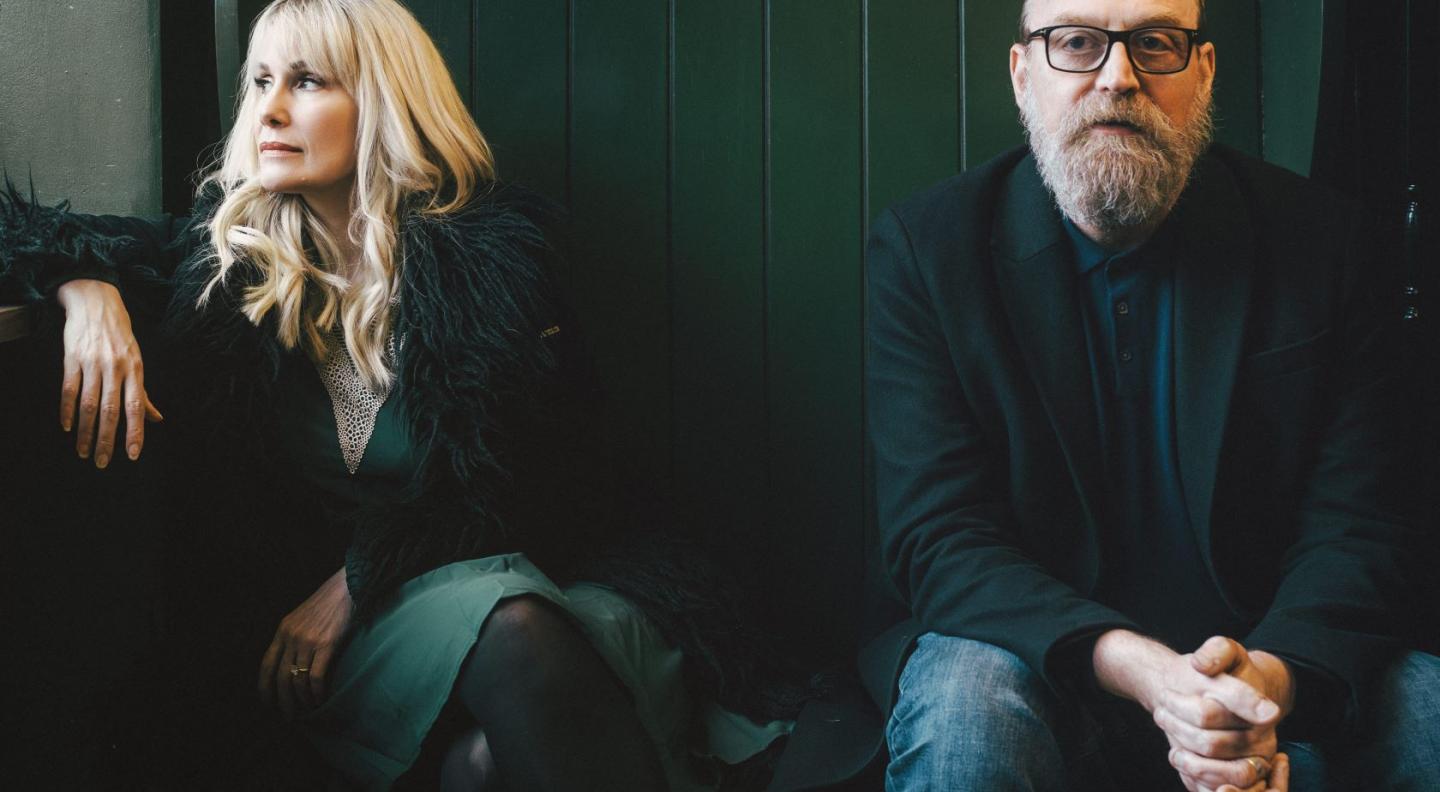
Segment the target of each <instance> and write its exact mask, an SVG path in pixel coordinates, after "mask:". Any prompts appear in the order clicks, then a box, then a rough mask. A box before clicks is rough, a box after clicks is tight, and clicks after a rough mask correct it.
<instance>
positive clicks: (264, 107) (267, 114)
mask: <svg viewBox="0 0 1440 792" xmlns="http://www.w3.org/2000/svg"><path fill="white" fill-rule="evenodd" d="M281 93H282V92H281V91H279V90H275V91H272V92H271V93H270V94H268V95H266V96H264V97H262V98H261V99H260V125H261V126H267V127H281V126H284V125H285V124H286V123H288V122H289V120H290V118H289V114H288V113H287V112H286V110H285V103H284V100H283V99H282V98H281Z"/></svg>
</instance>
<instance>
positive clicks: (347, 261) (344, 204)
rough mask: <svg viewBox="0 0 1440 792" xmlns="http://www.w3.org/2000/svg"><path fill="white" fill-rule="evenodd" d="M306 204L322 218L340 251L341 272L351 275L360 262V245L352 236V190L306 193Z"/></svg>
mask: <svg viewBox="0 0 1440 792" xmlns="http://www.w3.org/2000/svg"><path fill="white" fill-rule="evenodd" d="M304 200H305V204H306V205H307V206H309V207H310V211H311V212H314V213H315V216H316V217H318V218H320V222H321V224H322V225H324V226H325V230H326V231H328V232H329V233H330V238H331V239H332V240H334V241H335V247H336V248H337V249H338V251H339V253H340V272H339V274H341V275H344V276H345V277H347V278H348V277H350V275H351V274H352V273H353V272H354V269H355V267H356V265H358V264H359V262H360V245H358V244H356V242H355V241H354V240H352V239H351V238H350V216H351V210H350V190H349V189H346V190H344V191H343V192H341V191H336V194H332V195H308V194H307V195H305V196H304Z"/></svg>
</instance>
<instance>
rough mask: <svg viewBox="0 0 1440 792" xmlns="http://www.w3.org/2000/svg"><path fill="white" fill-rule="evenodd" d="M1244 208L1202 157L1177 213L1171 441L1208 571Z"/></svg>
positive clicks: (1243, 284) (1247, 287)
mask: <svg viewBox="0 0 1440 792" xmlns="http://www.w3.org/2000/svg"><path fill="white" fill-rule="evenodd" d="M1244 206H1245V202H1244V196H1242V195H1241V193H1240V190H1239V188H1238V187H1237V186H1236V184H1235V182H1234V180H1233V178H1232V177H1231V175H1230V173H1229V172H1228V171H1227V170H1226V169H1225V167H1224V166H1223V165H1222V164H1221V163H1220V162H1219V161H1218V160H1216V159H1215V158H1213V157H1209V156H1205V157H1201V158H1200V160H1199V161H1198V162H1197V163H1196V168H1195V173H1194V176H1193V178H1192V181H1191V185H1190V187H1189V188H1188V189H1187V190H1186V192H1185V195H1184V196H1183V197H1182V198H1181V201H1180V203H1179V204H1178V205H1177V206H1176V209H1175V211H1176V212H1177V213H1178V218H1177V219H1178V220H1179V221H1180V228H1181V240H1180V248H1181V250H1182V251H1183V252H1182V254H1181V255H1180V257H1179V265H1178V266H1177V268H1176V273H1175V432H1176V438H1175V441H1176V445H1177V448H1178V454H1179V457H1180V460H1179V462H1180V479H1181V485H1182V487H1183V488H1184V491H1185V500H1186V505H1187V507H1188V510H1189V513H1190V522H1191V525H1192V526H1193V528H1194V530H1195V532H1196V536H1197V538H1198V539H1199V544H1200V550H1201V552H1202V553H1203V554H1204V556H1205V560H1206V562H1207V564H1209V565H1210V568H1211V569H1213V568H1214V564H1213V561H1212V559H1211V552H1210V550H1211V548H1210V539H1211V536H1210V515H1211V507H1212V505H1213V502H1214V494H1215V480H1216V476H1217V473H1218V470H1219V464H1220V452H1221V444H1222V441H1223V439H1224V433H1225V424H1226V420H1227V419H1228V417H1229V413H1230V401H1231V395H1232V392H1233V389H1234V387H1235V375H1236V371H1237V370H1238V367H1239V361H1240V353H1241V349H1242V344H1243V342H1244V330H1245V317H1246V312H1247V308H1248V306H1249V302H1250V293H1251V281H1252V272H1253V264H1254V258H1255V247H1254V238H1253V235H1252V229H1251V224H1250V221H1249V218H1248V217H1247V216H1246V213H1245V211H1244V209H1243V207H1244Z"/></svg>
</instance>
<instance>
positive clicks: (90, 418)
mask: <svg viewBox="0 0 1440 792" xmlns="http://www.w3.org/2000/svg"><path fill="white" fill-rule="evenodd" d="M100 388H101V385H100V371H99V367H98V366H86V367H85V368H84V369H83V370H82V371H81V374H80V410H79V416H78V419H77V420H76V422H75V453H77V454H79V455H80V458H81V459H89V458H90V451H91V450H92V449H93V448H94V447H95V420H96V417H97V416H98V414H99V412H100V393H101V390H100Z"/></svg>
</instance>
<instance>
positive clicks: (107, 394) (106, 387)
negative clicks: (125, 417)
mask: <svg viewBox="0 0 1440 792" xmlns="http://www.w3.org/2000/svg"><path fill="white" fill-rule="evenodd" d="M119 374H120V372H119V371H117V370H115V369H111V370H110V371H108V372H106V375H105V381H104V382H103V383H102V384H101V386H100V416H99V423H98V425H97V426H96V430H95V467H97V468H101V469H104V468H105V466H106V465H109V464H110V459H111V458H112V457H113V456H114V455H115V432H116V430H117V429H118V428H119V426H120V412H121V404H122V403H123V401H124V392H123V388H124V386H123V384H122V383H121V382H120V378H119Z"/></svg>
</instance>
